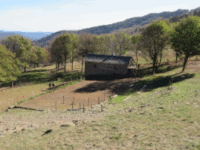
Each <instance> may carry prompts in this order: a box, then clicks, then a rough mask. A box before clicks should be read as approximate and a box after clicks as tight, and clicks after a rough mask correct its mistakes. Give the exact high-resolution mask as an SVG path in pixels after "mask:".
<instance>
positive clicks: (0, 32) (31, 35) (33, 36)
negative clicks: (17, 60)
mask: <svg viewBox="0 0 200 150" xmlns="http://www.w3.org/2000/svg"><path fill="white" fill-rule="evenodd" d="M52 33H53V32H20V31H4V30H0V39H1V38H5V37H8V36H11V35H22V36H24V37H26V38H29V39H30V40H37V39H41V38H42V37H44V36H48V35H50V34H52Z"/></svg>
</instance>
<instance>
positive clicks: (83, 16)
mask: <svg viewBox="0 0 200 150" xmlns="http://www.w3.org/2000/svg"><path fill="white" fill-rule="evenodd" d="M0 1H2V2H1V3H0V20H1V21H0V30H6V31H34V32H39V31H42V32H56V31H59V30H79V29H83V28H88V27H93V26H98V25H106V24H111V23H115V22H118V21H123V20H125V19H128V18H131V17H138V16H143V15H146V14H148V13H158V12H162V11H175V10H177V9H189V10H191V9H194V8H197V7H200V2H199V1H197V0H196V1H194V0H190V1H188V0H167V1H162V0H151V1H150V0H148V1H147V0H143V1H140V0H137V1H134V0H32V1H28V0H0Z"/></svg>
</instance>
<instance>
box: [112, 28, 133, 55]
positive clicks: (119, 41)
mask: <svg viewBox="0 0 200 150" xmlns="http://www.w3.org/2000/svg"><path fill="white" fill-rule="evenodd" d="M130 43H131V37H130V35H128V34H126V33H124V32H119V33H116V34H115V44H116V46H117V49H116V50H117V53H118V54H119V55H120V56H122V55H123V54H124V53H125V52H126V50H128V49H129V46H130ZM115 53H116V52H115Z"/></svg>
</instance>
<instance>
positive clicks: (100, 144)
mask: <svg viewBox="0 0 200 150" xmlns="http://www.w3.org/2000/svg"><path fill="white" fill-rule="evenodd" d="M181 70H182V66H181V62H179V63H177V64H175V63H173V62H172V63H171V64H168V65H165V66H163V67H161V68H160V69H159V70H158V73H157V74H155V75H150V74H149V75H146V76H144V77H143V78H140V79H139V80H137V81H136V83H134V80H133V84H134V85H133V86H131V87H128V88H124V89H123V88H122V89H121V91H120V92H118V91H116V92H115V93H117V94H118V96H117V97H113V98H112V99H109V98H107V100H108V101H105V102H102V103H101V104H96V105H93V106H92V107H88V108H86V109H85V110H83V109H81V110H78V111H67V110H64V109H61V108H60V109H59V108H58V111H55V109H54V110H53V109H45V111H43V112H39V111H32V110H21V109H11V110H9V111H8V112H4V113H1V114H0V131H1V135H0V149H138V150H139V149H180V150H182V149H194V150H198V149H200V132H199V131H200V119H199V115H200V110H199V107H200V99H199V97H200V90H199V89H200V84H199V81H200V62H199V61H192V60H191V61H189V62H188V66H187V69H186V71H185V72H181ZM123 80H127V81H129V80H128V79H123ZM87 82H91V83H90V84H92V85H100V84H98V83H97V81H80V82H79V83H76V84H74V85H69V86H67V87H63V88H60V89H57V90H55V91H53V92H52V93H49V94H48V93H47V94H45V95H42V96H39V97H37V98H36V99H33V100H28V101H26V102H24V103H21V105H25V104H26V106H29V103H30V105H31V104H32V103H34V102H38V103H39V100H42V99H43V98H42V97H43V96H48V95H49V97H51V96H50V95H51V94H55V95H56V94H59V93H60V94H61V93H62V94H66V95H65V96H67V93H69V92H70V90H72V91H71V94H72V93H73V90H74V92H75V91H76V90H77V89H79V92H81V90H80V89H81V88H80V87H79V86H81V85H82V84H84V86H83V87H85V86H86V85H87V84H88V83H87ZM99 82H100V83H102V81H99ZM112 82H114V81H112ZM106 84H109V82H108V81H107V82H106ZM75 85H77V86H75ZM144 85H147V87H146V89H145V90H144V92H141V93H140V90H141V88H142V87H143V86H144ZM70 87H72V88H70ZM86 87H87V86H86ZM67 88H69V89H67ZM99 88H100V87H99ZM82 90H83V89H82ZM87 90H89V91H90V90H91V89H90V88H89V89H87ZM93 90H94V91H95V89H93ZM66 91H68V92H66ZM94 91H90V93H92V92H94ZM97 91H98V90H97ZM95 92H96V91H95ZM100 92H102V93H101V94H103V91H98V93H99V94H100ZM113 94H114V93H113ZM69 95H70V94H69ZM62 96H63V95H61V97H62ZM71 96H72V95H71ZM82 96H83V95H79V98H80V99H82V100H83V101H84V98H85V97H84V96H83V97H82ZM97 97H98V95H97ZM97 97H96V99H95V101H96V102H98V101H97V100H98V99H97ZM76 98H77V99H78V97H76ZM49 99H50V101H52V103H53V104H55V102H54V101H53V100H51V98H49ZM58 99H59V98H58ZM60 101H61V102H62V98H60ZM86 102H87V101H86ZM43 104H44V103H43ZM53 104H52V106H53ZM47 105H48V103H47ZM47 105H46V106H47ZM58 107H61V106H59V105H58Z"/></svg>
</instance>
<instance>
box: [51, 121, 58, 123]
mask: <svg viewBox="0 0 200 150" xmlns="http://www.w3.org/2000/svg"><path fill="white" fill-rule="evenodd" d="M51 123H52V124H59V122H57V121H52V122H51Z"/></svg>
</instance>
